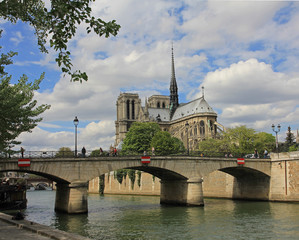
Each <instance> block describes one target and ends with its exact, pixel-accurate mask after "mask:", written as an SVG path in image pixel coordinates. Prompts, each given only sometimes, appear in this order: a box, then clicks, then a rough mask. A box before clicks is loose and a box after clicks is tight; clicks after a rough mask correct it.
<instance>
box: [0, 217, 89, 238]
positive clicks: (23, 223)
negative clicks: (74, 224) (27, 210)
mask: <svg viewBox="0 0 299 240" xmlns="http://www.w3.org/2000/svg"><path fill="white" fill-rule="evenodd" d="M0 232H1V234H0V240H2V239H3V240H4V239H5V240H6V239H14V240H18V239H21V240H34V239H39V240H47V239H56V240H88V239H89V238H86V237H83V236H79V235H76V234H72V233H67V232H64V231H60V230H57V229H53V228H50V227H48V226H44V225H41V224H38V223H35V222H31V221H27V220H12V216H10V215H7V214H4V213H0Z"/></svg>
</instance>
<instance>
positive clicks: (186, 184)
mask: <svg viewBox="0 0 299 240" xmlns="http://www.w3.org/2000/svg"><path fill="white" fill-rule="evenodd" d="M160 203H161V204H172V205H185V206H204V200H203V191H202V179H201V178H191V179H188V180H167V181H165V180H163V181H161V195H160Z"/></svg>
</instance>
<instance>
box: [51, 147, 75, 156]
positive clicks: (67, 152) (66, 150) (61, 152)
mask: <svg viewBox="0 0 299 240" xmlns="http://www.w3.org/2000/svg"><path fill="white" fill-rule="evenodd" d="M73 156H74V153H73V152H72V150H71V149H70V148H69V147H61V148H59V150H58V153H56V155H55V157H73Z"/></svg>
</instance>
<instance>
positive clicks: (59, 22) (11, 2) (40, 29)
mask: <svg viewBox="0 0 299 240" xmlns="http://www.w3.org/2000/svg"><path fill="white" fill-rule="evenodd" d="M94 1H95V0H51V8H50V9H47V8H45V4H44V2H43V1H42V0H4V1H1V3H0V17H1V18H3V19H5V20H8V21H10V22H12V23H16V22H17V21H18V20H21V21H22V22H25V23H28V24H30V25H31V26H33V27H34V29H35V35H36V36H37V40H38V45H39V48H40V51H41V52H44V53H48V50H47V49H46V44H47V39H48V38H50V40H49V43H50V47H52V48H53V49H54V50H55V51H57V52H58V56H57V58H56V59H55V60H56V62H57V64H58V66H59V67H60V68H61V70H62V72H64V73H66V74H69V75H70V76H71V81H80V82H82V80H85V81H87V80H88V77H87V74H86V73H85V72H81V71H80V70H75V71H73V70H72V66H73V65H72V62H71V58H70V56H71V53H70V51H68V50H67V43H68V42H69V41H70V40H71V39H72V38H73V37H74V36H75V34H76V30H77V26H78V25H80V24H81V23H85V24H87V28H86V32H87V34H89V33H90V32H92V31H93V32H94V33H96V34H97V35H99V36H100V37H101V36H103V35H104V36H105V37H106V38H108V37H109V36H110V35H113V36H116V35H117V33H118V31H119V29H120V25H118V24H117V23H116V21H115V20H112V21H109V22H105V21H103V20H102V19H100V18H95V17H94V16H91V11H92V9H91V7H90V6H89V5H90V3H91V2H94Z"/></svg>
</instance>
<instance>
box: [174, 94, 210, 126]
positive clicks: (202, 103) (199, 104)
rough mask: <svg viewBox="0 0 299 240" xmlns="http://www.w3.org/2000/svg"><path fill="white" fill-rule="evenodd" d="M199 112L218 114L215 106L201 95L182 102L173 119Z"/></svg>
mask: <svg viewBox="0 0 299 240" xmlns="http://www.w3.org/2000/svg"><path fill="white" fill-rule="evenodd" d="M197 113H212V114H216V112H214V110H213V108H212V107H211V106H210V105H209V104H208V103H207V101H206V100H205V99H204V97H200V98H197V99H195V100H193V101H191V102H189V103H185V104H180V105H179V107H178V108H177V109H176V111H175V113H174V114H173V117H172V119H171V120H177V119H180V118H182V117H186V116H189V115H192V114H197Z"/></svg>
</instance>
